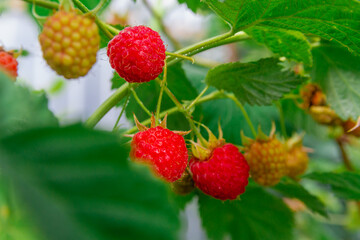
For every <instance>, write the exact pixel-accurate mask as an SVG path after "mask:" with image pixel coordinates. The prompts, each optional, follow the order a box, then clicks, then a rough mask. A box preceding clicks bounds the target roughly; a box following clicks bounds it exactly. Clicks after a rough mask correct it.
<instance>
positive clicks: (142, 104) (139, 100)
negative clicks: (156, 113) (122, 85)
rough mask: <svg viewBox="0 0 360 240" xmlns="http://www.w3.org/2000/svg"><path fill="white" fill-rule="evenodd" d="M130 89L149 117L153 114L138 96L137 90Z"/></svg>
mask: <svg viewBox="0 0 360 240" xmlns="http://www.w3.org/2000/svg"><path fill="white" fill-rule="evenodd" d="M130 91H131V93H132V95H133V97H134V98H135V101H136V102H137V103H138V104H139V106H140V107H141V108H142V109H143V110H144V111H145V112H146V114H147V115H149V117H151V116H152V114H151V112H150V111H149V109H147V107H146V106H145V105H144V103H143V102H142V101H141V99H140V98H139V97H138V95H137V94H136V92H135V90H134V89H133V88H130Z"/></svg>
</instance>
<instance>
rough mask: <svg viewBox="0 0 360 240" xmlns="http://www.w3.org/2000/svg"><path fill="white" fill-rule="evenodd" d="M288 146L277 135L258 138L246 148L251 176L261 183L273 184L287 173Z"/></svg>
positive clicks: (264, 184) (265, 184)
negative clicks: (264, 138) (263, 138)
mask: <svg viewBox="0 0 360 240" xmlns="http://www.w3.org/2000/svg"><path fill="white" fill-rule="evenodd" d="M286 156H287V152H286V148H285V146H284V144H282V143H281V142H280V141H279V140H277V139H276V138H275V137H272V138H270V139H268V140H256V141H254V142H252V143H251V144H250V145H249V146H248V147H247V148H246V150H245V158H246V160H247V161H248V163H249V166H250V173H251V177H252V178H253V179H254V181H255V182H257V183H258V184H260V185H263V186H273V185H276V184H277V183H278V182H279V181H280V179H281V178H282V177H283V176H285V174H286V171H287V169H286Z"/></svg>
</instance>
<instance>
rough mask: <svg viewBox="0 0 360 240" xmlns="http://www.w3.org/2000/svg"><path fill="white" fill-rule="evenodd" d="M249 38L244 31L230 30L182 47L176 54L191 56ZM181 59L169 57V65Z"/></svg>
mask: <svg viewBox="0 0 360 240" xmlns="http://www.w3.org/2000/svg"><path fill="white" fill-rule="evenodd" d="M249 38H250V36H249V35H247V34H246V33H244V32H237V33H235V34H234V33H233V31H229V32H227V33H224V34H221V35H218V36H215V37H212V38H209V39H206V40H203V41H201V42H198V43H195V44H193V45H191V46H188V47H185V48H183V49H180V50H178V51H176V52H175V54H180V55H185V56H188V57H190V56H193V55H195V54H197V53H200V52H203V51H205V50H208V49H210V48H215V47H218V46H221V45H225V44H229V43H233V42H239V41H243V40H247V39H249ZM179 61H181V58H177V57H170V58H169V59H168V66H171V65H173V64H175V63H177V62H179Z"/></svg>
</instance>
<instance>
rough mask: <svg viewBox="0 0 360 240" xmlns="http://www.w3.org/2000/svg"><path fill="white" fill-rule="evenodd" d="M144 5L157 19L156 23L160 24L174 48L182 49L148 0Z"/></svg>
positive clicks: (144, 1)
mask: <svg viewBox="0 0 360 240" xmlns="http://www.w3.org/2000/svg"><path fill="white" fill-rule="evenodd" d="M143 3H144V5H145V7H146V8H147V9H148V10H149V12H150V13H151V14H152V15H153V17H154V18H155V19H156V21H157V22H158V23H159V26H160V29H161V31H162V32H163V33H164V34H165V36H166V38H167V39H169V41H170V42H171V44H172V45H173V47H174V48H175V49H179V48H181V46H180V43H179V42H178V41H177V40H176V39H175V38H173V36H172V35H171V34H170V33H169V31H168V30H167V29H166V27H165V25H164V22H163V20H162V17H161V16H160V15H159V14H158V13H157V12H156V11H155V10H154V9H153V8H152V7H151V6H150V4H149V2H148V1H147V0H143Z"/></svg>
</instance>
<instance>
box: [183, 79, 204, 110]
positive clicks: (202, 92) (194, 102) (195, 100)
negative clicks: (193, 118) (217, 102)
mask: <svg viewBox="0 0 360 240" xmlns="http://www.w3.org/2000/svg"><path fill="white" fill-rule="evenodd" d="M208 89H209V85H206V87H205V88H204V89H203V90H202V91H201V93H200V94H199V95H198V96H197V97H196V98H195V99H194V101H192V103H190V105H189V106H187V107H186V110H187V111H189V110H190V109H191V108H192V107H193V106H194V105H195V104H196V102H197V101H199V99H200V98H201V97H202V96H203V95H204V94H205V92H206V91H207V90H208Z"/></svg>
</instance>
